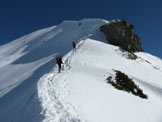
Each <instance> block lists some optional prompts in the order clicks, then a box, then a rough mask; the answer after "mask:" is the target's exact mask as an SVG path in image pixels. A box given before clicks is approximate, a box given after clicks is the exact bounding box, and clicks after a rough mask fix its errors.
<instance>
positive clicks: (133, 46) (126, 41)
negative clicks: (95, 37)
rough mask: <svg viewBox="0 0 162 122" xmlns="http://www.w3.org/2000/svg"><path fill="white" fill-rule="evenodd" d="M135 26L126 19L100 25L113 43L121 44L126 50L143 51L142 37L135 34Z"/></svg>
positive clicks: (101, 29)
mask: <svg viewBox="0 0 162 122" xmlns="http://www.w3.org/2000/svg"><path fill="white" fill-rule="evenodd" d="M133 29H134V26H133V25H132V24H128V22H126V21H125V20H120V21H115V22H110V23H108V24H106V25H103V26H101V27H100V31H102V32H103V33H104V34H105V35H106V39H107V40H108V42H109V43H110V44H112V45H116V46H120V47H121V48H122V49H124V50H126V51H132V52H139V51H143V50H142V47H141V38H140V37H139V36H138V35H137V34H134V32H133Z"/></svg>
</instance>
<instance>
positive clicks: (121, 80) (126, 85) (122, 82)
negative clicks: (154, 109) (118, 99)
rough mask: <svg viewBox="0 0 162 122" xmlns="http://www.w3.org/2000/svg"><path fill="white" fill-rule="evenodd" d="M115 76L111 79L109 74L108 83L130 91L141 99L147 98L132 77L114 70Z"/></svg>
mask: <svg viewBox="0 0 162 122" xmlns="http://www.w3.org/2000/svg"><path fill="white" fill-rule="evenodd" d="M115 72H116V76H115V81H113V80H112V77H111V76H109V77H108V78H107V82H108V83H110V84H111V85H112V86H114V87H115V88H116V89H118V90H123V91H127V92H128V93H130V92H131V93H132V94H134V95H136V96H139V97H141V98H143V99H148V96H147V95H146V94H144V93H143V91H142V89H140V88H139V86H137V85H136V84H135V83H134V81H133V80H132V79H130V78H129V77H128V76H127V75H126V74H124V73H122V72H121V71H118V70H115Z"/></svg>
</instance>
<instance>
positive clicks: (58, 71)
mask: <svg viewBox="0 0 162 122" xmlns="http://www.w3.org/2000/svg"><path fill="white" fill-rule="evenodd" d="M60 71H61V65H60V64H59V69H58V72H59V73H60Z"/></svg>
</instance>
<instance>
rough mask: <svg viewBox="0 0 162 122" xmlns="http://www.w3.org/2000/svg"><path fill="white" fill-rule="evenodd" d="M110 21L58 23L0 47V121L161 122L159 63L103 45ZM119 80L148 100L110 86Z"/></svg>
mask: <svg viewBox="0 0 162 122" xmlns="http://www.w3.org/2000/svg"><path fill="white" fill-rule="evenodd" d="M109 23H110V22H109V21H106V20H103V19H83V20H81V21H63V22H62V23H61V24H59V25H56V26H53V27H49V28H46V29H42V30H38V31H36V32H33V33H31V34H29V35H26V36H23V37H21V38H19V39H16V40H13V41H12V42H10V43H8V44H5V45H2V46H0V74H1V78H0V122H108V121H109V122H162V117H161V114H162V102H161V101H162V81H161V78H162V61H161V59H159V58H158V57H155V56H152V55H150V54H148V53H146V52H127V51H123V50H121V49H120V48H119V47H118V46H113V45H110V44H108V43H107V40H106V36H105V35H104V34H103V33H102V32H101V31H100V27H101V26H102V25H105V24H109ZM72 42H76V44H77V45H76V50H72ZM57 56H62V57H63V63H64V64H63V65H62V71H61V73H58V67H57V65H56V60H55V59H56V57H57ZM117 72H118V73H121V74H122V77H121V79H120V78H119V77H117V76H118V75H117ZM119 76H120V75H119ZM122 78H124V79H129V80H130V81H131V82H126V83H128V84H129V85H132V84H133V85H134V86H136V88H140V90H141V92H143V93H144V94H146V95H147V99H143V98H141V97H139V96H136V93H137V92H138V89H134V88H133V89H131V90H133V91H131V92H130V91H126V89H125V88H123V89H125V90H121V89H120V90H119V89H117V88H115V87H114V86H113V85H112V84H115V83H118V82H119V83H120V85H121V86H124V85H123V83H125V82H124V81H126V80H123V79H122ZM110 79H111V81H110ZM108 80H109V82H108ZM110 83H112V84H110ZM117 85H119V84H117ZM126 85H127V84H126ZM121 86H118V87H121ZM127 88H128V87H127ZM133 93H134V94H133Z"/></svg>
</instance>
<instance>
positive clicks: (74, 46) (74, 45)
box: [72, 42, 76, 50]
mask: <svg viewBox="0 0 162 122" xmlns="http://www.w3.org/2000/svg"><path fill="white" fill-rule="evenodd" d="M72 44H73V50H76V43H75V42H72Z"/></svg>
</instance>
